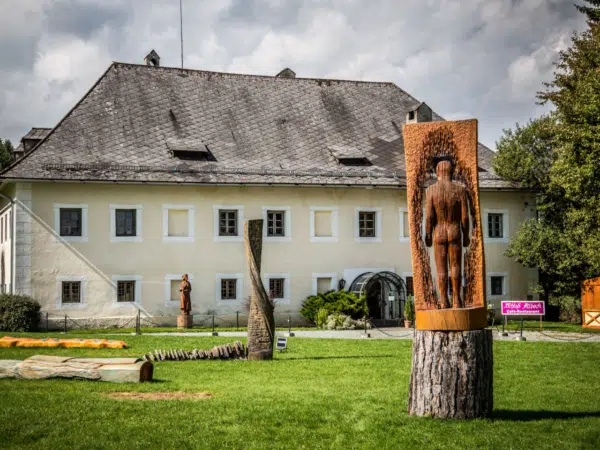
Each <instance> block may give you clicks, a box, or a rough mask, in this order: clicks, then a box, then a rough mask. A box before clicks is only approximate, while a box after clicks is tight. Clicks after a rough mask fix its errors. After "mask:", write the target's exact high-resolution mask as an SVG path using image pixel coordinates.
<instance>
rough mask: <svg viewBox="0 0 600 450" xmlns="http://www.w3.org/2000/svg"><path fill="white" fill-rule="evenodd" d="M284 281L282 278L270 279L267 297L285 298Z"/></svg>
mask: <svg viewBox="0 0 600 450" xmlns="http://www.w3.org/2000/svg"><path fill="white" fill-rule="evenodd" d="M284 284H285V280H284V279H283V278H271V279H270V280H269V295H270V296H271V297H273V298H285V288H284Z"/></svg>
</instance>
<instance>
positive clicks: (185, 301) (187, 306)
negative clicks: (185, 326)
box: [179, 273, 192, 316]
mask: <svg viewBox="0 0 600 450" xmlns="http://www.w3.org/2000/svg"><path fill="white" fill-rule="evenodd" d="M179 292H181V302H180V305H179V307H180V308H181V314H183V315H186V316H189V314H190V312H191V311H192V302H191V300H190V292H192V284H191V283H190V282H189V281H188V275H187V273H184V274H183V276H182V277H181V287H180V288H179Z"/></svg>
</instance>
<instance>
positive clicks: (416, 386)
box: [408, 330, 493, 419]
mask: <svg viewBox="0 0 600 450" xmlns="http://www.w3.org/2000/svg"><path fill="white" fill-rule="evenodd" d="M492 407H493V356H492V332H491V330H473V331H425V330H415V334H414V339H413V353H412V372H411V376H410V392H409V397H408V413H409V414H410V415H413V416H432V417H437V418H443V419H473V418H476V417H489V416H490V415H491V413H492Z"/></svg>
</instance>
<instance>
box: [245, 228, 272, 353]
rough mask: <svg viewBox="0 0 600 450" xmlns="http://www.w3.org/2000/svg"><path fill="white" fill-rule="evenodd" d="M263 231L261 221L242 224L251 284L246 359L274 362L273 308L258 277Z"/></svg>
mask: <svg viewBox="0 0 600 450" xmlns="http://www.w3.org/2000/svg"><path fill="white" fill-rule="evenodd" d="M262 230H263V221H262V220H248V221H246V222H245V223H244V242H245V247H246V260H247V262H248V271H249V273H250V282H251V283H252V294H251V296H250V311H249V316H248V359H253V360H269V359H273V341H274V340H275V318H274V316H273V304H272V303H271V301H270V299H269V296H268V295H267V291H266V290H265V287H264V286H263V283H262V279H261V277H260V266H261V254H262Z"/></svg>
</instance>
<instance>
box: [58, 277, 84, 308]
mask: <svg viewBox="0 0 600 450" xmlns="http://www.w3.org/2000/svg"><path fill="white" fill-rule="evenodd" d="M61 301H62V303H63V304H70V303H81V281H63V282H62V300H61Z"/></svg>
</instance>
